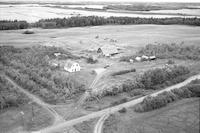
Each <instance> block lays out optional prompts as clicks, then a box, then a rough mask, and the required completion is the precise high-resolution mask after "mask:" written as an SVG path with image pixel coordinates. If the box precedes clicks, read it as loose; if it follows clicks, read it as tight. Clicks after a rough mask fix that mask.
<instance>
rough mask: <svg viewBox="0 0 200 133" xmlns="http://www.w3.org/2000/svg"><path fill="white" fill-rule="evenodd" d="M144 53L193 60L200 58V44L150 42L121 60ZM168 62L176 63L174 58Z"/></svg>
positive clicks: (164, 57)
mask: <svg viewBox="0 0 200 133" xmlns="http://www.w3.org/2000/svg"><path fill="white" fill-rule="evenodd" d="M142 55H147V56H151V55H155V56H156V57H157V58H160V59H170V58H176V59H191V60H200V46H198V45H184V44H183V43H181V44H175V43H172V44H157V45H153V44H148V45H146V46H145V47H143V48H142V49H141V50H140V51H138V52H137V53H136V54H134V55H131V56H124V57H121V58H120V61H126V62H129V60H130V59H134V58H135V57H136V56H142ZM167 63H168V64H174V61H173V60H171V59H170V60H168V62H167Z"/></svg>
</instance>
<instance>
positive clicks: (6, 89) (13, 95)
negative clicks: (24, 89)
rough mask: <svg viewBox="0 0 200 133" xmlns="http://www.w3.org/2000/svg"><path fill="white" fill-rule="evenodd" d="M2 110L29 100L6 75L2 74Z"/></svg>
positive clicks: (0, 104) (0, 85)
mask: <svg viewBox="0 0 200 133" xmlns="http://www.w3.org/2000/svg"><path fill="white" fill-rule="evenodd" d="M0 87H1V89H0V110H1V109H5V108H8V107H15V106H19V105H20V104H24V103H27V102H28V98H27V97H26V96H25V95H24V94H22V93H20V92H18V91H17V89H16V88H15V87H14V86H12V84H10V83H9V82H8V81H7V80H6V79H5V78H4V77H3V75H0Z"/></svg>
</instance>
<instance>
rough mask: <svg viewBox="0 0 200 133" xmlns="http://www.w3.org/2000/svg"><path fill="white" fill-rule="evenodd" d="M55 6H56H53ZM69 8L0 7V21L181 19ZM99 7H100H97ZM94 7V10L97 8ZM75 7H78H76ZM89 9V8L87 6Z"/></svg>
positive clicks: (34, 5) (149, 13) (157, 14)
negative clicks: (83, 17) (81, 18)
mask: <svg viewBox="0 0 200 133" xmlns="http://www.w3.org/2000/svg"><path fill="white" fill-rule="evenodd" d="M54 6H56V5H54ZM71 6H72V7H70V6H64V7H63V6H58V8H52V5H46V7H45V6H44V5H39V4H28V5H26V4H24V5H23V4H21V5H0V20H15V19H17V20H26V21H27V22H36V21H38V20H40V19H48V18H64V17H66V18H68V17H72V16H102V17H110V16H115V17H144V18H151V17H154V18H166V17H167V18H170V17H183V16H182V15H180V14H177V13H175V14H162V11H161V12H159V13H156V14H155V13H153V12H152V13H151V12H147V14H144V13H143V12H121V11H103V10H102V11H89V10H78V9H73V8H74V7H73V5H71ZM99 6H101V5H99ZM99 6H98V7H96V6H95V5H94V8H99ZM77 7H80V5H79V6H77ZM85 7H88V6H85ZM89 7H91V6H89ZM193 12H194V13H192V14H188V16H187V15H186V16H184V17H195V16H197V15H198V14H199V12H198V11H197V12H196V10H194V11H193Z"/></svg>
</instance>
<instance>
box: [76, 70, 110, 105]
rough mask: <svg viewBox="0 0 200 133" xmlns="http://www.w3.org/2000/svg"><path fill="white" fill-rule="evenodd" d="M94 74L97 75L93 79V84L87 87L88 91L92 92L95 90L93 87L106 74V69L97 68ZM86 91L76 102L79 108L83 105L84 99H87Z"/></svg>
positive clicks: (87, 93)
mask: <svg viewBox="0 0 200 133" xmlns="http://www.w3.org/2000/svg"><path fill="white" fill-rule="evenodd" d="M95 72H96V73H97V75H96V77H95V78H94V80H93V82H92V83H91V84H90V86H89V87H88V91H92V90H93V89H94V88H95V85H96V84H97V82H98V81H99V80H100V79H101V77H102V76H103V75H104V74H105V73H106V69H105V68H99V69H95ZM88 91H86V92H85V93H84V94H83V95H82V96H81V98H80V99H79V100H78V102H77V106H80V105H82V104H83V103H84V101H85V99H86V98H87V96H89V92H88Z"/></svg>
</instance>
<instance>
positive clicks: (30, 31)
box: [23, 30, 35, 34]
mask: <svg viewBox="0 0 200 133" xmlns="http://www.w3.org/2000/svg"><path fill="white" fill-rule="evenodd" d="M34 33H35V32H34V31H33V30H25V31H24V32H23V34H34Z"/></svg>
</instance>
